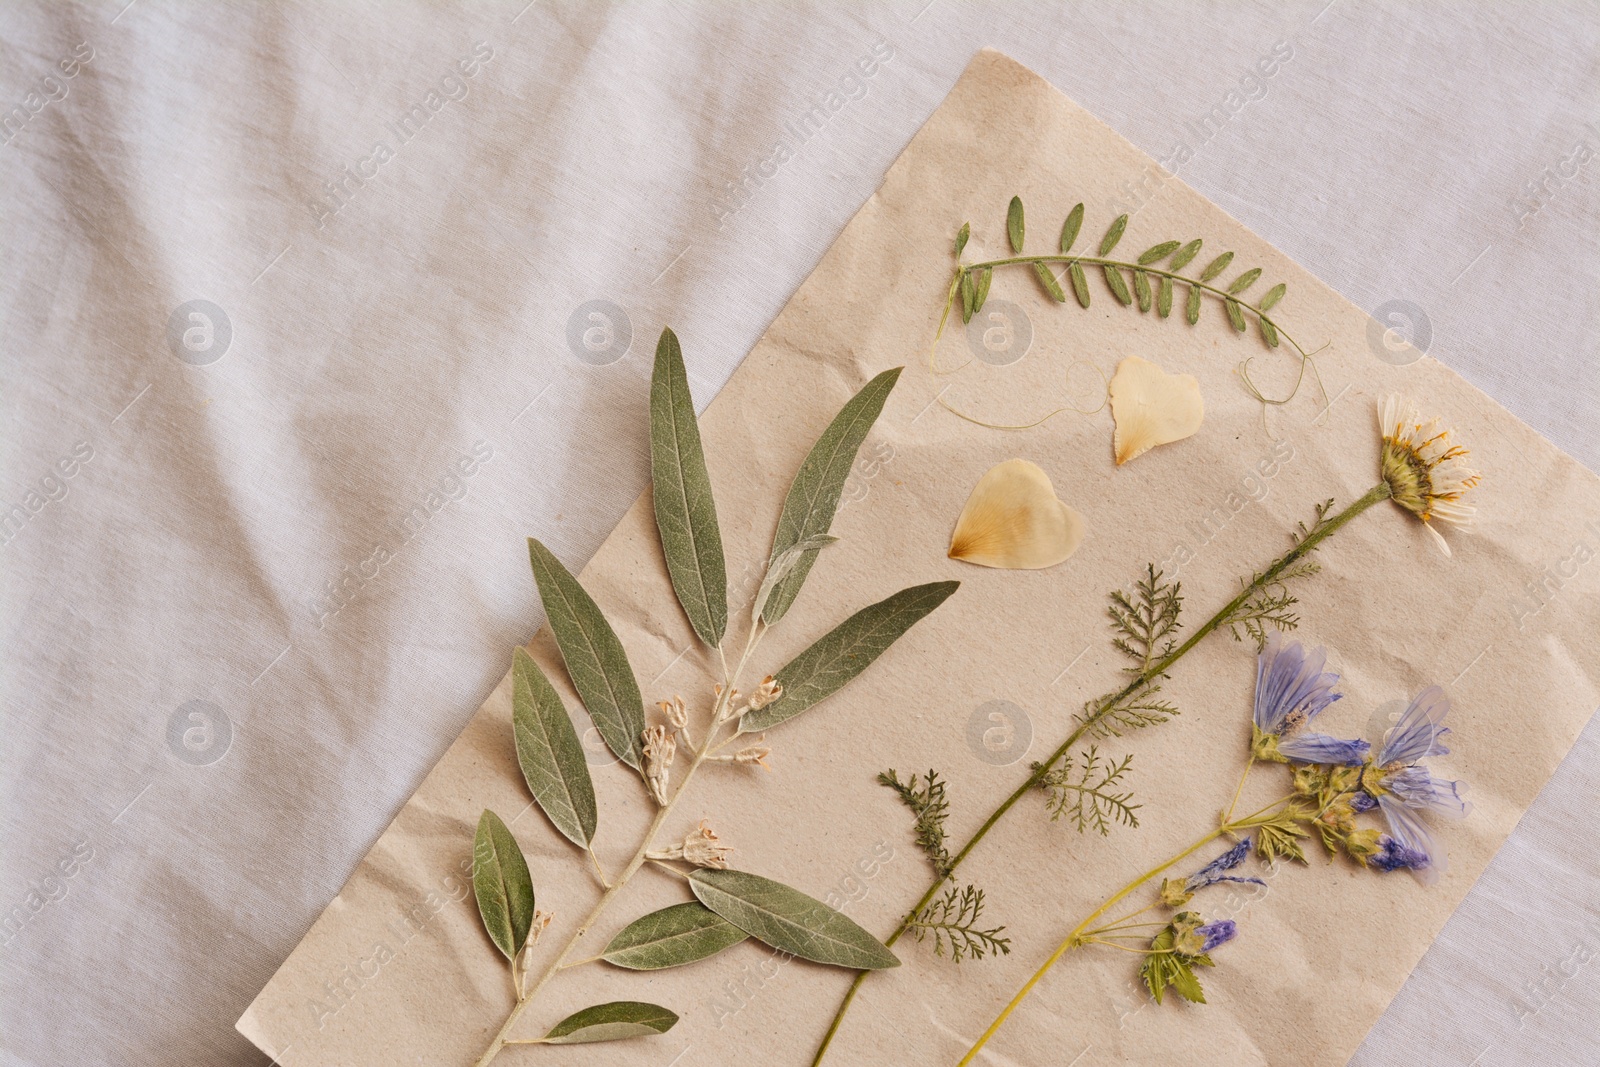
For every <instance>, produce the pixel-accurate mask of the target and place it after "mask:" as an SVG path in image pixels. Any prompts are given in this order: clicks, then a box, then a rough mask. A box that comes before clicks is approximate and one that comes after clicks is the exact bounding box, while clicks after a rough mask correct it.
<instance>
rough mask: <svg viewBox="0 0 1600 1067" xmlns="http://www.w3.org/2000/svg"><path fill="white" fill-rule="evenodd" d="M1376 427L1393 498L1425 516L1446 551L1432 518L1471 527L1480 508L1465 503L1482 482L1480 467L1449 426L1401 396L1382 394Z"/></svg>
mask: <svg viewBox="0 0 1600 1067" xmlns="http://www.w3.org/2000/svg"><path fill="white" fill-rule="evenodd" d="M1378 428H1379V430H1380V431H1381V432H1382V434H1383V454H1382V458H1381V460H1380V463H1379V469H1380V470H1381V471H1382V474H1383V480H1384V481H1385V482H1386V483H1388V486H1389V492H1390V494H1391V496H1392V499H1393V500H1394V502H1395V503H1396V504H1399V505H1400V506H1401V507H1403V508H1405V509H1406V510H1407V511H1409V512H1411V514H1413V515H1415V516H1416V517H1417V518H1419V519H1421V520H1422V521H1423V523H1424V524H1425V525H1426V526H1427V529H1428V532H1429V533H1431V534H1433V536H1434V539H1435V540H1437V541H1438V543H1439V547H1440V548H1441V549H1442V550H1443V551H1444V554H1445V555H1447V556H1448V555H1449V554H1450V546H1449V544H1447V543H1446V542H1445V539H1444V537H1443V536H1442V535H1441V534H1440V533H1439V531H1438V530H1436V529H1434V528H1433V521H1434V520H1435V519H1437V520H1439V521H1440V522H1447V523H1450V524H1452V525H1455V526H1468V525H1470V524H1471V523H1472V520H1473V516H1474V514H1475V513H1476V512H1477V510H1478V509H1477V508H1476V507H1474V506H1473V505H1471V504H1466V503H1463V502H1462V497H1464V496H1465V495H1466V492H1467V490H1469V489H1471V488H1473V487H1474V486H1476V485H1477V484H1478V472H1477V471H1475V470H1473V469H1472V468H1471V467H1469V466H1467V465H1466V463H1465V460H1466V457H1467V450H1466V449H1465V448H1462V447H1461V446H1460V445H1453V444H1451V443H1450V431H1449V430H1447V429H1445V428H1444V427H1443V426H1442V424H1441V423H1440V421H1439V419H1438V418H1437V417H1434V418H1429V419H1427V420H1424V419H1423V418H1422V416H1421V415H1420V414H1419V413H1418V411H1417V409H1416V407H1415V406H1414V405H1413V404H1412V403H1411V402H1410V401H1409V400H1407V399H1405V398H1404V397H1401V396H1387V397H1385V398H1384V399H1383V402H1382V403H1381V404H1380V406H1379V409H1378Z"/></svg>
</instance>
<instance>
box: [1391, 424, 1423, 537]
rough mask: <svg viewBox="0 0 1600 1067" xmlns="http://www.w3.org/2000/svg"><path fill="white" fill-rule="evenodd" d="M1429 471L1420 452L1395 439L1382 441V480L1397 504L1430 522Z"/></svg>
mask: <svg viewBox="0 0 1600 1067" xmlns="http://www.w3.org/2000/svg"><path fill="white" fill-rule="evenodd" d="M1430 469H1431V468H1430V467H1429V465H1428V463H1427V461H1426V460H1424V459H1423V458H1422V457H1421V456H1420V455H1418V453H1417V451H1416V450H1415V449H1413V448H1412V447H1410V446H1409V445H1407V444H1405V443H1404V442H1402V441H1396V440H1395V439H1394V438H1393V437H1385V438H1384V439H1383V460H1382V466H1381V470H1382V473H1383V480H1384V481H1386V482H1388V483H1389V492H1390V493H1391V494H1393V497H1394V502H1395V503H1396V504H1399V505H1400V506H1401V507H1403V508H1405V509H1406V510H1407V511H1409V512H1411V514H1413V515H1415V516H1416V517H1417V518H1419V519H1421V520H1422V521H1423V522H1427V521H1428V519H1429V517H1430V516H1431V515H1432V514H1433V508H1432V501H1433V479H1432V477H1430V475H1429V471H1430Z"/></svg>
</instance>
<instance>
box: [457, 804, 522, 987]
mask: <svg viewBox="0 0 1600 1067" xmlns="http://www.w3.org/2000/svg"><path fill="white" fill-rule="evenodd" d="M472 890H473V893H474V895H475V896H476V897H477V898H478V914H479V915H480V916H482V918H483V928H484V930H485V931H486V932H487V933H488V935H489V940H491V941H493V942H494V944H495V947H496V948H498V949H499V950H500V951H501V952H502V953H504V954H505V957H506V959H508V960H514V959H516V957H517V953H519V952H521V951H522V946H523V945H526V944H527V943H528V931H529V930H531V929H533V877H532V876H531V875H530V874H529V873H528V861H527V860H525V859H523V857H522V849H521V848H519V847H518V846H517V839H516V838H514V837H512V836H511V831H510V830H509V829H507V828H506V824H505V823H503V822H501V821H500V816H498V815H496V814H495V813H494V812H492V811H490V810H489V809H488V808H485V809H484V810H483V814H482V815H481V816H479V818H478V833H477V836H476V837H474V838H473V842H472Z"/></svg>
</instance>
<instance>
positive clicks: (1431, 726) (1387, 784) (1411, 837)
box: [1362, 685, 1470, 884]
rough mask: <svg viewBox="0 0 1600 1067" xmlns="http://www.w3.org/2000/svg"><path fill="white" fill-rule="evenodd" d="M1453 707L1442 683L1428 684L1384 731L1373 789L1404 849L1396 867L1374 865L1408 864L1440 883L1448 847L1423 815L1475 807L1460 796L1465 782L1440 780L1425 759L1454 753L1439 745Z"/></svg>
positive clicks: (1397, 844)
mask: <svg viewBox="0 0 1600 1067" xmlns="http://www.w3.org/2000/svg"><path fill="white" fill-rule="evenodd" d="M1449 711H1450V701H1449V699H1448V698H1446V697H1445V695H1444V690H1442V689H1440V688H1439V687H1438V686H1436V685H1435V686H1429V687H1428V688H1427V689H1424V690H1423V691H1422V692H1420V693H1418V694H1417V696H1416V699H1415V700H1413V701H1412V702H1411V704H1410V705H1409V706H1408V707H1407V708H1406V710H1405V712H1404V713H1403V714H1402V715H1401V716H1400V721H1399V722H1397V723H1395V724H1394V725H1393V726H1391V727H1390V728H1389V729H1388V731H1387V732H1385V733H1384V735H1383V744H1382V745H1381V746H1380V747H1379V749H1378V756H1377V759H1376V760H1375V761H1374V766H1373V768H1371V769H1370V770H1371V771H1375V772H1376V773H1375V774H1372V777H1373V778H1375V779H1376V781H1375V782H1374V783H1373V784H1371V785H1369V786H1368V789H1369V791H1370V792H1373V793H1375V794H1376V795H1377V801H1378V807H1380V808H1382V809H1383V817H1384V820H1385V821H1386V822H1387V823H1388V824H1389V832H1390V834H1392V835H1393V838H1394V842H1395V847H1396V849H1397V850H1399V851H1395V852H1393V854H1392V855H1391V857H1390V861H1392V862H1393V866H1388V867H1384V866H1382V865H1381V864H1379V863H1376V862H1374V864H1373V865H1374V866H1378V867H1380V869H1382V870H1397V869H1399V868H1401V867H1404V868H1406V869H1408V870H1412V871H1417V872H1419V873H1418V877H1419V878H1421V879H1422V881H1423V882H1424V883H1427V884H1432V883H1433V882H1435V881H1437V880H1438V878H1439V872H1441V871H1443V870H1444V869H1445V867H1446V866H1447V864H1446V862H1445V854H1444V849H1443V848H1441V847H1440V846H1439V844H1438V843H1437V842H1436V841H1434V839H1433V835H1432V834H1431V833H1430V832H1429V831H1428V826H1427V824H1426V823H1424V822H1423V821H1422V818H1421V813H1422V812H1424V811H1431V812H1433V813H1434V814H1436V815H1443V816H1445V817H1447V818H1456V819H1459V818H1461V817H1462V816H1464V815H1466V813H1467V812H1468V811H1469V810H1470V805H1468V804H1467V802H1466V801H1464V800H1462V799H1461V792H1462V789H1463V786H1462V784H1461V783H1460V782H1451V781H1446V780H1445V779H1442V778H1435V777H1434V776H1433V775H1432V774H1430V773H1428V769H1427V768H1426V767H1424V766H1423V765H1422V764H1421V762H1420V761H1421V760H1424V759H1427V758H1428V757H1430V756H1442V755H1445V754H1446V753H1448V752H1449V751H1450V750H1449V749H1447V748H1445V747H1444V745H1442V744H1440V739H1441V738H1442V737H1444V736H1445V735H1446V734H1448V733H1449V732H1450V730H1449V729H1448V728H1447V727H1444V726H1440V725H1439V724H1440V723H1441V722H1443V721H1444V717H1445V715H1447V714H1448V713H1449ZM1368 773H1370V772H1364V773H1363V775H1362V780H1363V784H1366V782H1367V778H1368ZM1380 843H1381V842H1380ZM1402 861H1403V862H1402Z"/></svg>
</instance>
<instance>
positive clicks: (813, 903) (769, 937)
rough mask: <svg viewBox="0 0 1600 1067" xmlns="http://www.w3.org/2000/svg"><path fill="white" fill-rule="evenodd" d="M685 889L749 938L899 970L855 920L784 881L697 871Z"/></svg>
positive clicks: (835, 962) (853, 964)
mask: <svg viewBox="0 0 1600 1067" xmlns="http://www.w3.org/2000/svg"><path fill="white" fill-rule="evenodd" d="M689 888H690V889H691V890H693V891H694V895H695V896H696V897H697V898H699V900H700V903H702V904H704V905H705V906H706V907H708V908H710V909H711V910H712V911H714V912H716V913H717V914H718V915H720V916H722V917H723V918H724V919H726V920H728V921H729V922H731V923H733V925H735V926H737V927H739V928H740V929H741V930H744V931H745V932H746V933H748V934H749V935H750V936H751V937H754V938H756V939H757V940H760V941H764V942H766V943H767V944H769V945H771V946H772V947H773V948H775V949H778V950H780V951H783V952H787V953H789V954H791V955H794V956H799V957H800V958H801V959H805V960H811V961H812V962H814V963H826V964H830V965H832V966H834V967H849V968H850V969H852V970H858V971H875V970H881V969H883V968H885V967H898V966H900V961H899V960H898V959H896V958H895V955H894V953H892V952H890V951H889V950H888V949H887V948H885V947H884V945H883V943H882V942H881V941H879V940H878V939H877V938H875V937H873V936H872V935H871V934H869V933H867V931H865V930H863V929H862V928H861V927H860V926H858V925H857V924H856V923H855V922H854V921H853V920H851V919H850V918H848V917H847V916H845V915H844V914H843V913H841V912H837V911H834V910H833V909H832V908H830V907H828V906H827V905H826V904H824V903H823V902H822V901H820V900H817V899H815V898H814V897H808V896H806V894H804V893H802V892H800V891H799V890H798V889H791V888H789V887H788V886H786V885H784V884H783V883H782V882H774V881H773V880H772V879H770V878H762V877H761V876H760V875H756V874H749V873H746V872H745V871H722V870H713V869H711V868H706V867H701V868H698V869H696V870H694V871H691V872H690V873H689Z"/></svg>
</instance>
